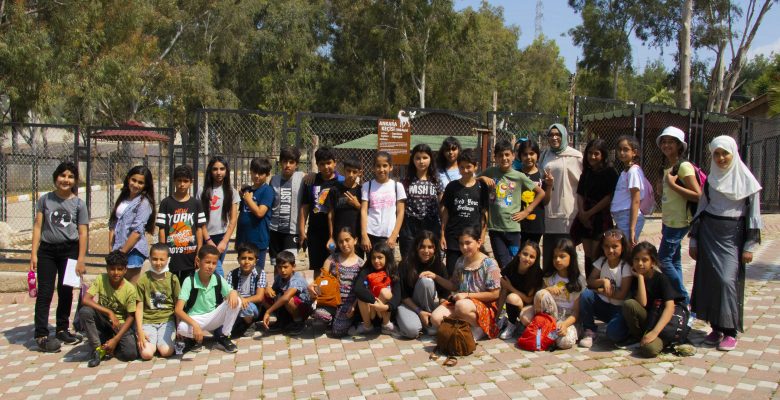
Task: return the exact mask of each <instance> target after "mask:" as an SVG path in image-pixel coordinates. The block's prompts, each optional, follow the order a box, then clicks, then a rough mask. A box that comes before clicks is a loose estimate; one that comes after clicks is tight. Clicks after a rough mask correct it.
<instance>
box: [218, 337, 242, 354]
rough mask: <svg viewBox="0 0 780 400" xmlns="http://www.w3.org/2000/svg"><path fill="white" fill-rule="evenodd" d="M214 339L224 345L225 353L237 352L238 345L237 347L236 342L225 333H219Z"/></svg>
mask: <svg viewBox="0 0 780 400" xmlns="http://www.w3.org/2000/svg"><path fill="white" fill-rule="evenodd" d="M214 340H216V341H217V343H219V345H220V346H222V349H223V350H225V353H235V352H237V351H238V347H236V345H235V343H233V341H232V340H230V338H229V337H227V336H225V335H217V336H215V337H214Z"/></svg>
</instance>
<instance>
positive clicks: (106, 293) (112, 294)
mask: <svg viewBox="0 0 780 400" xmlns="http://www.w3.org/2000/svg"><path fill="white" fill-rule="evenodd" d="M87 294H89V295H91V296H97V299H96V301H95V302H96V303H98V304H100V305H101V306H103V307H105V308H107V309H109V310H111V311H112V312H113V313H114V315H116V319H118V320H119V323H120V324H124V323H125V320H126V319H127V315H128V314H130V313H134V312H135V302H136V301H138V292H136V290H135V286H133V284H132V283H130V282H129V281H127V280H126V279H122V285H121V286H119V288H117V289H114V287H113V286H111V281H110V280H109V279H108V274H105V273H103V274H100V275H99V276H98V277H97V278H96V279H95V281H94V282H92V286H90V287H89V290H87ZM93 298H94V297H93Z"/></svg>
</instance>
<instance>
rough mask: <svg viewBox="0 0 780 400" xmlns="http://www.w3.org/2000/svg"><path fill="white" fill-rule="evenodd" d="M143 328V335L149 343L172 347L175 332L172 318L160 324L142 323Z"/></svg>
mask: <svg viewBox="0 0 780 400" xmlns="http://www.w3.org/2000/svg"><path fill="white" fill-rule="evenodd" d="M143 329H144V335H146V338H147V339H148V340H149V342H150V343H152V344H154V345H155V346H157V347H160V346H168V348H173V334H174V333H176V324H175V323H174V322H173V321H172V320H171V321H168V322H163V323H161V324H143Z"/></svg>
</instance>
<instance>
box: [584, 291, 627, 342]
mask: <svg viewBox="0 0 780 400" xmlns="http://www.w3.org/2000/svg"><path fill="white" fill-rule="evenodd" d="M596 319H599V320H601V321H604V322H606V323H607V337H608V338H609V340H611V341H613V342H621V341H623V340H624V339H626V338H627V337H628V327H626V321H625V320H624V319H623V307H622V306H618V305H614V304H612V303H608V302H606V301H604V300H602V299H601V297H599V295H598V294H597V293H596V292H595V291H593V290H590V289H585V290H583V291H582V294H580V320H581V321H582V328H583V329H590V330H591V331H593V332H597V331H598V328H597V327H596Z"/></svg>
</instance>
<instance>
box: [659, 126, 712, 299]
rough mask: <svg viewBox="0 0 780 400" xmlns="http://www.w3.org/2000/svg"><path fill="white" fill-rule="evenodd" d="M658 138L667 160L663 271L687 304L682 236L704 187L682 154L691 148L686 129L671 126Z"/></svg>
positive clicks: (663, 201)
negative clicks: (686, 137)
mask: <svg viewBox="0 0 780 400" xmlns="http://www.w3.org/2000/svg"><path fill="white" fill-rule="evenodd" d="M655 142H656V144H657V145H658V147H659V148H660V149H661V152H662V153H663V154H664V157H666V162H667V165H666V166H664V178H663V196H662V197H661V211H662V221H663V225H661V245H660V246H659V247H658V260H659V261H660V263H661V271H663V273H664V274H665V275H666V276H667V277H668V278H669V281H670V282H671V283H672V286H674V287H675V288H676V289H677V291H678V292H680V293H682V295H683V296H685V304H688V303H690V297H689V296H688V290H687V289H685V283H684V282H683V275H682V251H681V248H682V240H683V238H684V237H685V235H686V234H688V229H689V228H690V221H691V217H692V215H691V213H690V210H689V204H690V203H694V204H695V203H698V202H699V196H701V187H700V186H699V179H698V177H697V176H696V170H695V169H694V167H693V164H691V163H690V162H688V161H686V160H685V159H684V158H682V157H683V154H684V153H685V150H686V149H687V148H688V144H687V143H685V133H683V131H681V130H680V129H678V128H675V127H673V126H670V127H668V128H666V129H664V130H663V132H661V134H660V135H658V138H656V141H655Z"/></svg>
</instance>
